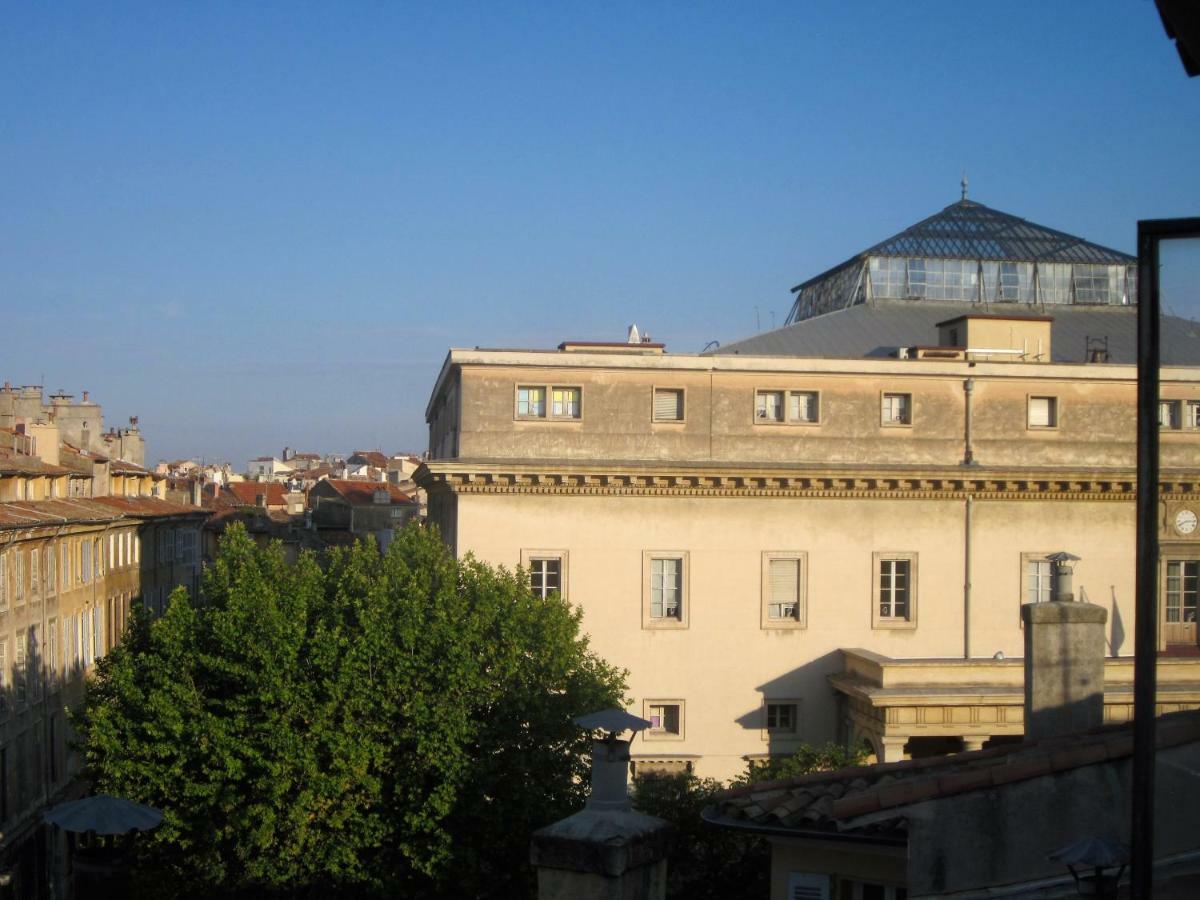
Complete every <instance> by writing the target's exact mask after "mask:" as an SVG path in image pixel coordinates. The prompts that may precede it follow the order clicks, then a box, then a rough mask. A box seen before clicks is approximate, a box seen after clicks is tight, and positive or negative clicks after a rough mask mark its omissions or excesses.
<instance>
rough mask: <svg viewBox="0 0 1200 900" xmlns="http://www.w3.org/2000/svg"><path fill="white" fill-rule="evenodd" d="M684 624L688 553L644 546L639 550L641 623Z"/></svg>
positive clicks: (680, 626)
mask: <svg viewBox="0 0 1200 900" xmlns="http://www.w3.org/2000/svg"><path fill="white" fill-rule="evenodd" d="M687 625H688V553H687V551H686V550H647V551H645V552H644V553H643V554H642V627H643V628H686V627H687Z"/></svg>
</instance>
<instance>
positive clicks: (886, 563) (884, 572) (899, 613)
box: [871, 553, 917, 628]
mask: <svg viewBox="0 0 1200 900" xmlns="http://www.w3.org/2000/svg"><path fill="white" fill-rule="evenodd" d="M872 559H873V562H874V588H875V590H874V594H875V597H874V601H875V602H874V604H873V606H872V622H871V624H872V626H873V627H875V628H915V627H916V624H917V615H916V613H917V554H915V553H874V554H872Z"/></svg>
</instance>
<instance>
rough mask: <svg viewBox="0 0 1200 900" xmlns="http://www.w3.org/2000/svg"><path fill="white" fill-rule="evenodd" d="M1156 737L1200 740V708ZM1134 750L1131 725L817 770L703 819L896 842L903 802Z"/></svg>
mask: <svg viewBox="0 0 1200 900" xmlns="http://www.w3.org/2000/svg"><path fill="white" fill-rule="evenodd" d="M1156 738H1157V744H1158V747H1159V748H1160V749H1161V748H1166V747H1174V746H1178V745H1180V744H1186V743H1192V742H1195V741H1200V711H1192V712H1181V713H1172V714H1170V715H1166V716H1162V717H1161V718H1159V720H1158V728H1157V735H1156ZM1132 753H1133V728H1132V724H1129V723H1127V724H1124V725H1115V726H1105V727H1103V728H1097V729H1095V730H1092V731H1087V732H1083V733H1080V734H1072V735H1065V736H1062V737H1055V738H1047V739H1043V740H1040V741H1026V742H1024V743H1021V744H1013V745H1009V746H1003V747H995V748H991V749H987V750H976V751H973V752H970V753H959V754H956V755H954V756H944V757H934V758H929V759H916V760H904V761H901V762H895V763H885V764H882V765H875V766H863V767H858V768H851V769H841V770H838V771H836V772H819V773H816V774H813V775H805V776H802V777H799V778H793V779H788V780H785V781H771V782H762V783H759V784H752V785H746V786H742V787H737V788H732V789H730V790H728V791H725V792H723V793H722V794H721V795H719V800H718V803H717V805H716V806H715V807H714V808H713V809H711V810H710V811H709V812H708V813H707V814H706V818H708V819H709V820H710V821H713V822H716V823H718V824H727V825H734V826H742V827H750V828H761V829H764V830H772V831H774V830H794V831H803V832H818V833H819V832H826V833H842V832H853V833H855V834H856V835H859V836H861V837H869V838H875V839H878V840H897V839H901V838H902V837H903V835H904V834H905V832H906V830H907V823H906V821H905V819H904V810H903V807H905V806H908V805H909V804H913V803H919V802H922V801H925V800H932V799H937V798H940V797H948V796H952V795H954V794H961V793H965V792H967V791H976V790H983V789H989V788H995V787H999V786H1001V785H1004V784H1011V783H1013V782H1018V781H1026V780H1028V779H1031V778H1038V777H1041V776H1044V775H1051V774H1053V773H1055V772H1062V771H1065V770H1069V769H1075V768H1079V767H1081V766H1088V765H1096V764H1099V763H1104V762H1109V761H1113V760H1119V759H1123V758H1125V757H1128V756H1130V755H1131V754H1132ZM888 810H895V816H894V817H892V818H888V817H886V816H884V817H882V818H877V817H873V818H872V821H871V823H870V824H868V825H863V824H861V823H856V822H855V821H854V820H856V819H858V818H859V817H861V816H865V815H870V814H874V813H880V812H887V811H888Z"/></svg>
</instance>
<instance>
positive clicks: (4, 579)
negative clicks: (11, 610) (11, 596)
mask: <svg viewBox="0 0 1200 900" xmlns="http://www.w3.org/2000/svg"><path fill="white" fill-rule="evenodd" d="M6 609H8V554H7V553H0V612H3V611H4V610H6Z"/></svg>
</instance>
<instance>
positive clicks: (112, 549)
mask: <svg viewBox="0 0 1200 900" xmlns="http://www.w3.org/2000/svg"><path fill="white" fill-rule="evenodd" d="M116 565H117V543H116V536H115V535H112V534H110V535H109V536H108V567H109V568H110V569H113V568H116Z"/></svg>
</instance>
